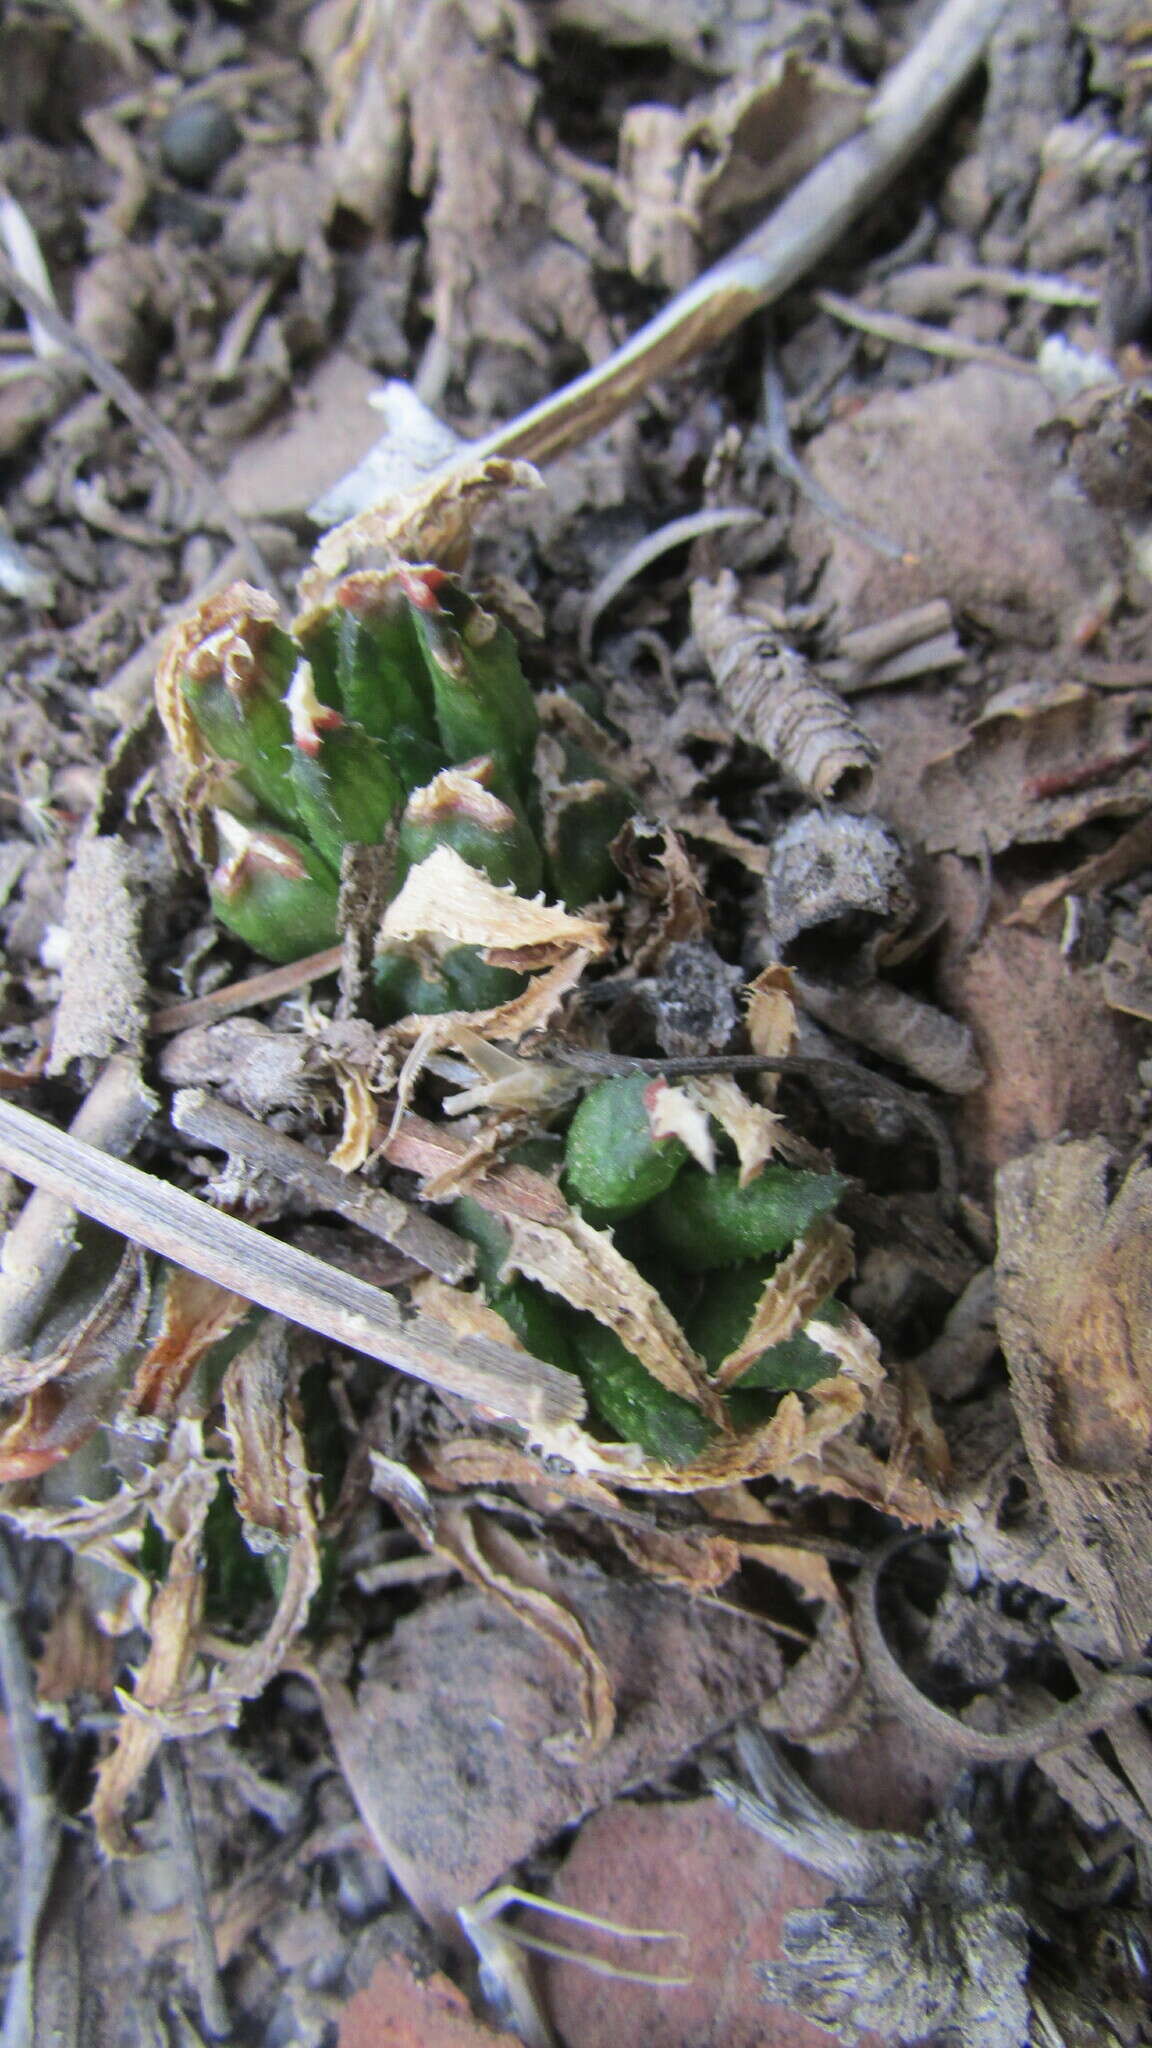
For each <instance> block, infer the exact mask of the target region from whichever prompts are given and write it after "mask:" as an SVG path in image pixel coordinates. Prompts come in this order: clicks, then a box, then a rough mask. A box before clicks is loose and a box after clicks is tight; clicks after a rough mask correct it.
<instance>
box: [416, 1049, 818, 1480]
mask: <svg viewBox="0 0 1152 2048" xmlns="http://www.w3.org/2000/svg"><path fill="white" fill-rule="evenodd" d="M651 1088H652V1084H651V1082H650V1081H649V1080H648V1079H647V1077H646V1076H644V1075H627V1076H621V1077H617V1078H613V1079H612V1080H608V1081H602V1082H600V1083H599V1084H598V1085H597V1086H596V1087H594V1088H592V1089H591V1090H590V1091H589V1093H588V1094H587V1095H586V1096H585V1097H584V1100H583V1102H582V1103H581V1105H580V1107H579V1109H578V1110H577V1111H576V1114H575V1116H574V1117H573V1119H572V1122H571V1124H570V1125H569V1128H568V1133H567V1138H566V1141H565V1150H564V1186H565V1189H566V1190H567V1193H568V1196H569V1198H570V1200H571V1201H572V1202H573V1203H574V1204H575V1205H576V1207H577V1208H578V1209H579V1210H581V1212H582V1213H583V1214H584V1215H585V1216H586V1217H587V1218H588V1220H589V1221H591V1222H593V1223H594V1224H595V1225H596V1226H597V1227H603V1226H604V1225H606V1224H611V1225H614V1226H615V1225H620V1226H621V1230H622V1235H623V1236H624V1237H626V1240H627V1246H628V1251H629V1255H630V1256H631V1257H632V1258H633V1259H634V1260H635V1261H636V1263H637V1264H638V1265H639V1266H640V1267H641V1269H642V1270H643V1272H644V1273H645V1275H646V1277H647V1278H649V1279H650V1280H651V1281H652V1283H653V1284H654V1285H655V1287H656V1289H657V1291H658V1292H659V1293H660V1294H661V1295H662V1297H663V1299H664V1301H665V1303H666V1305H667V1306H668V1307H669V1308H671V1309H672V1311H673V1313H674V1314H676V1315H677V1316H678V1317H679V1318H680V1319H681V1320H682V1322H683V1325H684V1329H685V1333H686V1335H687V1337H688V1338H689V1340H690V1342H691V1343H692V1345H693V1347H694V1348H695V1350H696V1351H697V1352H698V1354H699V1355H700V1357H701V1358H702V1359H703V1360H704V1362H705V1364H706V1365H708V1366H710V1367H712V1368H715V1367H717V1366H719V1365H720V1364H721V1362H722V1360H723V1359H725V1358H726V1357H728V1356H729V1355H730V1354H731V1353H733V1352H735V1351H736V1350H737V1348H738V1347H739V1346H740V1345H741V1344H742V1343H743V1341H744V1339H745V1336H746V1334H747V1332H748V1329H749V1327H750V1325H751V1323H752V1318H753V1314H754V1311H755V1309H756V1305H757V1303H758V1301H759V1299H760V1295H761V1293H762V1291H763V1289H764V1287H765V1284H766V1283H767V1282H768V1281H769V1280H770V1279H771V1276H772V1273H773V1271H774V1268H775V1265H776V1262H777V1260H778V1258H779V1257H780V1256H781V1255H783V1254H784V1253H786V1252H787V1251H788V1249H789V1248H790V1247H791V1246H792V1244H794V1242H795V1241H796V1240H797V1239H798V1238H800V1237H802V1236H803V1235H804V1233H805V1232H806V1231H807V1230H808V1229H809V1227H810V1226H811V1225H812V1224H813V1223H814V1222H815V1221H816V1220H817V1219H818V1218H819V1217H821V1216H826V1215H829V1214H830V1213H831V1211H832V1210H833V1209H834V1208H835V1207H836V1204H837V1202H838V1201H839V1199H840V1196H841V1195H842V1193H843V1191H844V1185H845V1184H844V1181H843V1178H842V1177H841V1175H839V1174H836V1173H812V1172H809V1171H802V1170H799V1169H796V1168H791V1167H786V1166H768V1167H765V1168H764V1169H763V1171H762V1172H761V1173H760V1174H759V1175H758V1176H757V1177H756V1178H755V1179H753V1180H751V1181H749V1182H748V1184H747V1185H746V1186H744V1187H741V1186H740V1184H739V1179H738V1176H737V1174H736V1171H735V1169H734V1168H730V1167H727V1166H724V1165H721V1166H719V1167H718V1168H717V1170H716V1171H715V1172H714V1173H706V1172H704V1171H703V1169H702V1168H701V1167H699V1166H697V1165H695V1164H694V1163H692V1162H691V1161H690V1160H689V1156H688V1153H687V1150H686V1148H685V1146H684V1145H683V1143H682V1142H681V1141H680V1139H679V1138H677V1137H673V1136H669V1137H655V1136H654V1135H653V1132H652V1128H651V1124H650V1122H649V1119H648V1106H647V1105H648V1098H649V1096H650V1094H651ZM681 1204H682V1209H681ZM681 1214H682V1217H683V1221H682V1222H681V1223H673V1222H671V1221H670V1219H671V1218H674V1217H677V1216H680V1215H681ZM451 1215H452V1222H453V1224H454V1225H455V1227H456V1229H457V1230H459V1231H460V1233H461V1234H462V1235H463V1236H465V1237H467V1238H469V1239H470V1240H471V1242H472V1243H474V1244H475V1245H476V1247H477V1251H478V1259H477V1273H478V1277H479V1279H480V1283H481V1286H482V1288H483V1291H484V1294H485V1298H486V1300H487V1302H488V1304H489V1306H490V1307H491V1308H494V1309H496V1311H497V1312H498V1314H500V1315H502V1316H503V1318H504V1320H505V1322H506V1323H508V1325H509V1327H510V1328H511V1329H512V1330H513V1331H514V1333H515V1334H516V1336H518V1337H519V1338H520V1340H521V1342H522V1343H524V1344H525V1345H526V1346H527V1347H528V1349H529V1350H531V1351H532V1352H533V1353H534V1354H535V1356H536V1357H538V1358H547V1359H550V1360H551V1361H552V1363H554V1364H556V1365H560V1366H563V1367H564V1368H565V1369H566V1370H568V1371H570V1372H572V1371H574V1372H576V1373H577V1375H578V1376H579V1378H580V1379H581V1380H582V1381H583V1383H584V1387H585V1391H586V1392H587V1394H588V1397H589V1400H590V1402H591V1404H592V1407H593V1408H594V1410H595V1411H596V1413H597V1415H598V1416H599V1417H600V1420H601V1421H602V1422H603V1423H606V1424H607V1425H608V1427H609V1428H610V1429H611V1430H612V1431H613V1432H614V1433H615V1434H616V1435H617V1436H619V1437H620V1438H622V1439H623V1440H624V1441H625V1442H629V1443H636V1444H639V1445H640V1446H641V1448H642V1449H643V1450H645V1451H647V1452H649V1453H650V1455H651V1456H653V1457H655V1458H658V1459H660V1460H662V1461H663V1462H664V1463H665V1464H668V1465H684V1464H687V1463H689V1462H690V1461H691V1460H692V1459H694V1458H696V1457H698V1456H699V1455H700V1453H701V1452H702V1451H703V1450H705V1449H706V1447H707V1446H708V1444H709V1443H710V1442H712V1441H713V1440H714V1438H715V1435H716V1426H715V1424H714V1423H713V1422H712V1421H711V1420H710V1419H709V1417H708V1416H707V1415H705V1414H704V1412H703V1410H702V1409H701V1408H700V1407H698V1406H697V1405H696V1404H695V1403H694V1402H692V1401H689V1400H687V1399H685V1397H684V1396H683V1395H680V1394H676V1393H673V1392H671V1391H670V1390H669V1389H668V1388H667V1387H665V1386H662V1385H661V1383H660V1382H659V1381H658V1380H657V1379H655V1378H654V1377H653V1376H652V1374H651V1373H650V1372H648V1371H647V1370H646V1368H645V1366H644V1365H643V1364H642V1363H641V1361H640V1360H639V1359H638V1358H637V1357H635V1356H634V1354H633V1353H632V1352H631V1351H629V1350H628V1348H627V1347H626V1346H625V1345H624V1344H623V1343H622V1341H621V1339H620V1338H619V1337H618V1336H617V1335H616V1333H615V1331H613V1330H610V1329H607V1328H606V1327H605V1326H604V1325H603V1324H602V1323H600V1322H598V1321H597V1320H596V1318H595V1317H594V1316H592V1315H589V1314H586V1313H583V1312H580V1311H577V1310H575V1309H573V1308H571V1307H569V1306H568V1304H567V1303H565V1302H562V1301H559V1300H557V1298H556V1297H554V1296H552V1295H550V1294H545V1293H544V1292H543V1290H542V1289H541V1288H540V1287H538V1286H537V1285H536V1284H535V1283H534V1282H533V1281H531V1280H527V1279H523V1278H519V1277H516V1278H511V1279H509V1278H507V1277H506V1276H505V1274H504V1270H503V1269H504V1264H505V1260H506V1257H507V1253H508V1249H509V1236H508V1231H507V1228H506V1226H505V1225H504V1224H503V1223H502V1222H501V1221H500V1219H499V1217H497V1216H494V1215H492V1214H491V1212H489V1211H488V1210H485V1209H484V1208H482V1207H481V1206H480V1204H479V1203H478V1202H477V1201H475V1200H474V1199H473V1198H472V1197H470V1196H468V1197H463V1198H461V1199H460V1200H458V1201H457V1202H456V1203H455V1204H454V1206H453V1209H452V1212H451ZM686 1247H687V1248H688V1249H687V1250H686ZM819 1313H820V1316H821V1318H822V1319H824V1320H827V1321H830V1322H833V1323H835V1322H837V1321H838V1320H839V1318H840V1316H841V1315H842V1313H843V1311H842V1310H841V1308H840V1305H839V1303H838V1302H836V1301H834V1300H830V1301H825V1302H824V1303H822V1304H821V1305H820V1310H819ZM836 1370H837V1362H836V1360H835V1359H834V1358H833V1357H831V1356H830V1355H829V1353H828V1352H826V1351H824V1350H822V1349H821V1347H820V1345H819V1344H818V1343H817V1342H816V1341H815V1340H814V1339H813V1338H812V1337H810V1336H809V1335H808V1334H807V1332H806V1330H804V1329H803V1328H801V1329H799V1330H796V1331H795V1332H794V1333H793V1334H792V1335H791V1336H790V1337H787V1338H785V1339H784V1340H783V1341H782V1342H780V1343H777V1344H773V1345H771V1346H769V1347H768V1348H767V1349H766V1350H764V1351H762V1352H761V1353H760V1354H759V1356H758V1357H756V1358H754V1359H752V1360H750V1362H749V1364H748V1366H747V1367H746V1369H745V1370H744V1371H743V1372H742V1374H741V1376H740V1378H739V1379H738V1380H737V1381H736V1382H735V1384H734V1386H733V1387H732V1389H731V1392H730V1393H729V1394H728V1396H727V1397H726V1402H725V1406H726V1412H727V1415H728V1419H729V1420H730V1421H731V1423H732V1424H733V1426H734V1427H735V1428H744V1427H747V1426H754V1425H755V1424H756V1423H758V1422H762V1421H765V1420H767V1419H768V1418H769V1417H770V1416H771V1415H772V1413H773V1412H774V1410H775V1408H776V1406H777V1405H778V1403H779V1400H780V1397H781V1395H782V1394H784V1393H786V1392H788V1391H790V1390H791V1391H797V1392H803V1391H805V1390H807V1389H808V1388H811V1387H813V1386H814V1385H816V1384H817V1382H818V1381H820V1380H823V1379H827V1378H829V1377H830V1376H831V1375H832V1374H833V1373H835V1371H836Z"/></svg>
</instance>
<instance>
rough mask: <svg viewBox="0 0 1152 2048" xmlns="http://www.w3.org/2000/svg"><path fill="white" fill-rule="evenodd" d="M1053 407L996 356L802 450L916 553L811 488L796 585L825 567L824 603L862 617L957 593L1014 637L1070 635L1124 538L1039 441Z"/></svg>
mask: <svg viewBox="0 0 1152 2048" xmlns="http://www.w3.org/2000/svg"><path fill="white" fill-rule="evenodd" d="M1050 417H1051V400H1050V398H1049V396H1048V393H1047V391H1046V389H1045V387H1044V384H1043V382H1042V380H1041V379H1040V378H1038V377H1037V378H1029V377H1021V376H1019V375H1017V374H1015V372H1014V371H1012V370H1004V369H1001V368H999V367H998V366H993V365H989V364H985V363H971V364H968V365H967V366H966V367H965V368H963V369H960V370H957V371H956V372H955V374H952V375H946V376H938V377H933V378H932V379H931V380H930V381H929V382H928V383H925V384H921V385H916V386H913V387H911V388H908V387H904V388H901V389H896V388H894V387H889V388H887V389H881V390H878V391H877V392H876V394H875V395H874V396H872V397H870V398H868V399H866V400H865V402H864V403H863V404H862V405H859V406H857V407H854V408H853V409H852V410H851V411H850V412H849V413H846V414H845V415H844V416H843V418H839V419H836V420H834V421H833V422H832V423H831V425H829V426H828V427H826V428H825V429H824V431H823V432H822V433H820V434H818V435H817V436H816V438H815V439H814V440H812V441H810V442H809V443H808V445H807V447H806V449H805V461H806V463H807V464H808V466H809V467H810V469H811V470H812V472H813V474H814V476H815V477H816V478H817V480H818V481H819V482H820V483H821V484H822V485H823V486H824V489H825V490H826V491H829V492H830V493H831V495H832V496H833V497H834V498H835V499H836V500H837V502H838V503H839V504H840V505H842V506H843V507H844V508H845V509H846V510H847V511H849V512H852V513H854V514H855V516H856V517H857V519H859V520H861V521H863V522H864V524H865V525H867V526H868V527H870V528H871V529H872V530H873V531H876V530H879V531H880V532H882V533H885V534H890V535H891V536H892V537H893V539H894V540H897V541H901V542H903V543H904V544H905V545H906V546H907V547H908V548H909V549H910V550H913V549H914V550H915V553H909V554H908V555H906V556H905V557H904V558H903V560H901V561H891V560H888V559H886V558H885V557H883V556H881V555H879V554H877V552H876V550H875V549H874V548H871V547H869V546H868V544H867V542H866V541H863V540H861V539H860V538H859V536H858V535H857V534H855V533H849V532H846V531H844V529H843V528H840V527H833V526H830V525H829V523H828V521H827V519H826V518H825V517H824V514H823V512H821V511H819V510H817V508H816V507H815V506H814V505H812V504H811V503H809V502H807V501H804V502H802V503H801V504H800V505H799V506H798V508H797V513H796V517H795V519H794V520H793V522H792V527H791V531H790V534H789V548H790V553H791V555H792V557H793V560H794V561H795V563H796V574H797V577H798V587H801V588H808V587H809V582H810V579H814V578H816V577H817V576H819V582H818V583H817V585H816V589H815V592H814V597H815V602H816V603H817V604H818V605H819V606H820V607H821V609H827V610H828V611H830V612H831V613H832V614H833V615H834V616H835V617H836V618H837V620H838V622H839V624H840V625H841V627H842V628H846V629H849V630H851V629H853V628H857V627H862V626H868V625H872V624H875V623H877V622H878V621H880V620H883V619H887V618H889V617H891V616H892V614H893V613H898V612H901V611H902V610H904V609H905V607H908V606H918V605H921V604H924V603H927V602H929V601H938V600H939V599H941V598H944V599H947V600H948V601H949V602H950V603H951V605H952V607H953V609H954V611H955V612H957V613H962V614H963V615H964V616H966V617H968V618H972V619H975V620H977V621H978V622H980V623H981V624H983V625H984V626H985V627H986V629H987V630H989V631H991V632H992V633H994V634H995V635H996V637H997V638H1003V639H1004V640H1005V641H1007V642H1009V643H1011V642H1012V641H1014V640H1020V641H1023V640H1024V639H1025V638H1026V639H1027V642H1028V647H1029V649H1030V650H1031V649H1034V648H1035V647H1036V646H1037V645H1041V646H1043V645H1046V644H1049V643H1059V642H1061V641H1067V640H1070V639H1071V638H1072V636H1073V634H1074V633H1075V631H1076V628H1077V626H1078V625H1079V624H1080V623H1081V622H1082V621H1083V620H1084V619H1085V618H1088V617H1091V616H1093V615H1095V614H1097V613H1098V609H1099V603H1100V593H1101V591H1102V590H1103V589H1104V588H1105V587H1106V586H1107V584H1108V582H1109V581H1110V579H1111V578H1112V577H1113V576H1114V575H1115V573H1116V558H1115V540H1114V534H1113V531H1112V529H1111V526H1110V523H1109V521H1108V520H1107V519H1106V518H1105V516H1104V515H1103V514H1101V513H1100V512H1099V511H1098V510H1097V509H1096V507H1095V506H1093V505H1091V504H1089V503H1088V501H1087V499H1086V498H1084V497H1082V496H1081V495H1080V494H1079V493H1078V492H1075V491H1071V490H1069V488H1068V485H1067V481H1066V479H1064V478H1063V477H1061V476H1060V473H1059V462H1058V458H1057V456H1056V455H1055V453H1054V451H1053V450H1052V449H1051V448H1050V447H1046V446H1044V445H1043V444H1041V443H1039V442H1038V441H1037V438H1036V433H1037V428H1039V427H1042V426H1043V425H1044V424H1045V422H1046V421H1047V420H1048V419H1049V418H1050ZM821 572H822V573H821ZM1027 659H1028V663H1029V667H1030V668H1031V669H1032V672H1033V673H1034V672H1035V656H1034V654H1031V653H1029V655H1028V656H1027ZM906 694H907V693H904V696H903V697H902V700H901V703H900V706H899V716H900V718H901V720H903V719H904V716H905V703H904V698H905V697H906ZM869 729H871V724H870V721H869Z"/></svg>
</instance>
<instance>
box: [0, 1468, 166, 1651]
mask: <svg viewBox="0 0 1152 2048" xmlns="http://www.w3.org/2000/svg"><path fill="white" fill-rule="evenodd" d="M157 1483H158V1482H157V1471H155V1470H153V1471H150V1472H149V1473H148V1474H147V1476H146V1477H145V1478H143V1479H141V1480H138V1481H137V1482H136V1483H135V1484H133V1485H132V1486H121V1487H119V1488H118V1490H117V1491H116V1492H115V1493H114V1494H112V1495H111V1497H110V1498H109V1499H108V1500H98V1501H89V1500H82V1501H73V1502H70V1503H69V1505H68V1506H67V1507H43V1506H40V1505H38V1504H36V1505H32V1504H28V1505H24V1504H21V1505H19V1506H17V1505H16V1504H14V1503H12V1502H11V1501H8V1502H5V1503H4V1504H3V1505H2V1506H0V1514H3V1515H4V1517H5V1518H6V1519H7V1520H8V1521H10V1522H11V1523H12V1525H13V1527H14V1528H17V1529H20V1530H22V1531H23V1533H24V1534H25V1535H26V1536H35V1537H38V1538H40V1539H41V1541H43V1542H54V1543H62V1544H63V1545H64V1546H65V1548H66V1549H68V1550H70V1551H71V1552H72V1553H73V1555H74V1556H76V1557H88V1558H91V1559H92V1560H93V1561H94V1562H95V1563H97V1564H100V1565H103V1566H104V1567H105V1574H106V1575H102V1577H101V1579H100V1580H99V1581H98V1588H99V1590H98V1592H97V1593H96V1594H95V1595H94V1596H93V1601H92V1607H93V1613H94V1614H95V1616H96V1619H97V1620H98V1622H99V1624H100V1627H101V1628H103V1629H104V1630H106V1632H107V1633H108V1634H109V1635H120V1634H123V1632H124V1631H125V1630H126V1629H129V1628H142V1627H143V1626H144V1625H145V1622H146V1619H147V1614H148V1603H149V1600H150V1598H151V1595H152V1587H151V1584H150V1582H149V1580H148V1579H147V1578H146V1577H145V1576H144V1574H143V1573H142V1572H141V1571H140V1570H139V1568H138V1565H137V1563H136V1559H137V1556H138V1554H139V1550H140V1536H141V1532H142V1530H143V1528H144V1524H145V1522H146V1520H147V1517H148V1500H149V1497H150V1495H151V1494H152V1492H153V1491H154V1490H155V1487H156V1485H157Z"/></svg>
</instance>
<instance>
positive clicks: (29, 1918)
mask: <svg viewBox="0 0 1152 2048" xmlns="http://www.w3.org/2000/svg"><path fill="white" fill-rule="evenodd" d="M20 1605H21V1601H20V1584H19V1580H18V1577H17V1574H16V1566H15V1562H14V1560H13V1556H12V1548H11V1544H10V1542H9V1539H8V1537H7V1535H6V1534H4V1532H3V1531H0V1687H2V1689H3V1696H4V1709H5V1712H6V1714H7V1716H8V1728H9V1732H10V1734H11V1737H12V1754H13V1761H14V1764H15V1771H16V1826H17V1832H18V1837H19V1843H20V1883H19V1888H18V1897H17V1900H16V1914H15V1919H16V1928H15V1936H16V1963H15V1966H14V1968H13V1971H12V1975H11V1977H10V1978H9V1980H8V1996H7V1999H6V2002H5V2007H4V2032H3V2037H2V2048H32V2044H33V2042H34V2040H35V2036H36V2023H35V2015H34V2010H33V1987H34V1983H35V1976H36V1942H37V1935H38V1933H39V1928H40V1921H41V1917H42V1915H43V1912H44V1908H45V1906H46V1904H47V1901H48V1892H49V1888H50V1886H51V1883H52V1873H53V1871H54V1869H55V1867H56V1854H57V1850H58V1848H59V1844H60V1815H59V1812H58V1810H57V1806H56V1802H55V1800H54V1799H53V1797H52V1789H51V1786H50V1785H49V1783H48V1772H47V1768H46V1765H45V1762H44V1751H43V1749H42V1747H41V1743H40V1726H39V1723H38V1721H37V1719H36V1692H35V1687H34V1685H33V1682H32V1674H31V1672H30V1671H29V1669H28V1659H27V1656H26V1654H25V1650H24V1643H23V1640H22V1638H21V1634H20Z"/></svg>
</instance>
